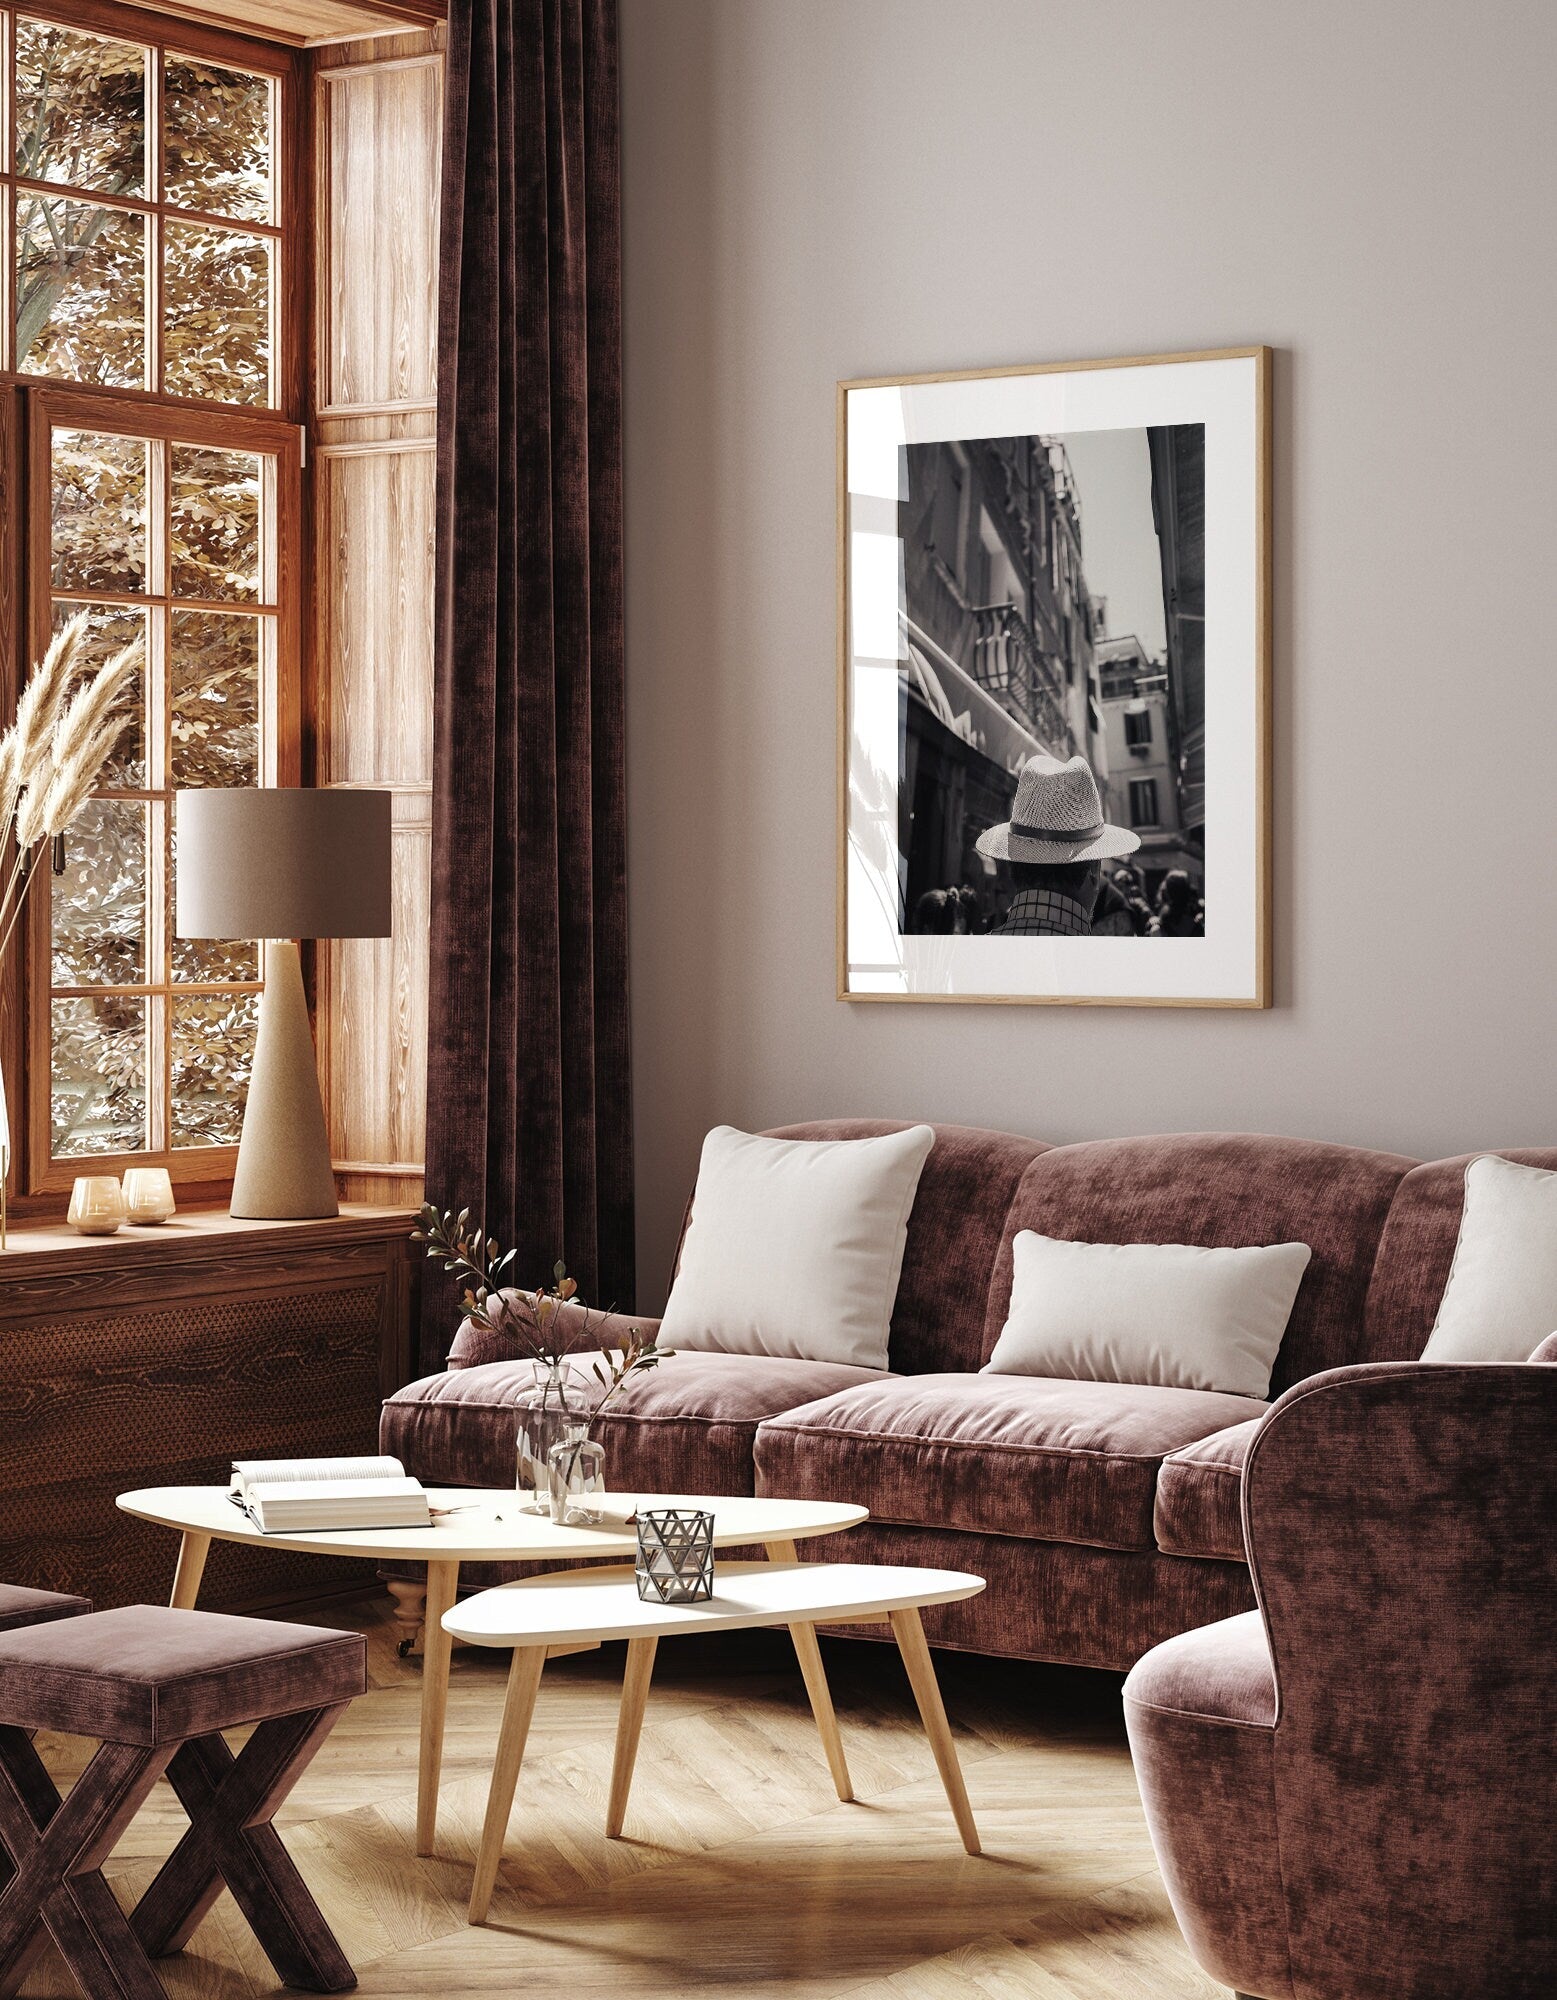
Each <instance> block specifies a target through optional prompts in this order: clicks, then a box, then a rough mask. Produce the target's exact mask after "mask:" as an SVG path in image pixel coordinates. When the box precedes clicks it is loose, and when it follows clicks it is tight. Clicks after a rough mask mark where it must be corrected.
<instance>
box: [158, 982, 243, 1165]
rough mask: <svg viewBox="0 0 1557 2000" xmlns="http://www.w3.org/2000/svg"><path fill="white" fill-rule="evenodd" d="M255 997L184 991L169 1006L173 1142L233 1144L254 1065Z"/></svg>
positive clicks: (237, 1132) (237, 1133) (241, 1120)
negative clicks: (171, 1054)
mask: <svg viewBox="0 0 1557 2000" xmlns="http://www.w3.org/2000/svg"><path fill="white" fill-rule="evenodd" d="M258 1001H259V996H258V994H255V993H189V994H181V995H179V996H178V997H176V998H175V999H174V1001H173V1003H172V1005H173V1036H172V1053H173V1105H172V1117H171V1121H170V1130H171V1133H172V1139H173V1144H174V1145H175V1146H179V1147H183V1146H236V1145H237V1143H238V1139H239V1137H240V1135H241V1133H242V1131H243V1107H244V1104H245V1103H246V1101H247V1099H248V1094H249V1072H250V1071H251V1070H252V1069H253V1067H254V1041H255V1035H256V1032H257V1022H258V1012H259V1008H258Z"/></svg>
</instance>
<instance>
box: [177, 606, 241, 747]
mask: <svg viewBox="0 0 1557 2000" xmlns="http://www.w3.org/2000/svg"><path fill="white" fill-rule="evenodd" d="M259 626H260V621H259V620H258V619H257V618H244V617H240V616H237V615H235V614H233V613H229V612H226V611H175V612H174V613H173V614H172V616H171V618H170V619H169V621H168V667H169V680H170V688H169V701H168V709H169V717H170V720H171V723H172V731H173V756H172V783H173V784H174V785H175V786H197V785H198V786H205V785H257V784H258V783H259V781H260V770H259V750H260V731H259V723H260V642H259Z"/></svg>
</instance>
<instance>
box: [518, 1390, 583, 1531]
mask: <svg viewBox="0 0 1557 2000" xmlns="http://www.w3.org/2000/svg"><path fill="white" fill-rule="evenodd" d="M516 1408H517V1410H518V1415H519V1429H518V1434H517V1436H516V1438H515V1441H514V1442H515V1448H516V1453H517V1456H516V1460H515V1467H514V1471H515V1478H514V1484H515V1486H516V1487H517V1488H518V1490H519V1492H521V1493H528V1494H529V1495H530V1496H531V1497H530V1498H529V1499H528V1500H527V1501H522V1502H521V1503H520V1512H521V1513H525V1514H549V1513H550V1512H551V1452H552V1446H553V1445H556V1444H560V1443H561V1442H562V1440H563V1439H564V1438H565V1437H566V1436H567V1435H568V1432H569V1431H570V1430H571V1429H572V1428H573V1426H574V1425H576V1424H580V1423H582V1422H583V1421H584V1420H585V1418H586V1416H587V1415H588V1411H587V1409H586V1407H585V1404H584V1400H583V1398H582V1396H581V1395H580V1394H579V1392H578V1390H577V1388H576V1387H575V1386H574V1383H573V1379H572V1375H571V1372H570V1370H569V1368H568V1365H567V1363H566V1362H565V1361H560V1360H557V1361H537V1362H536V1364H535V1386H534V1387H533V1388H532V1389H529V1390H527V1391H526V1393H525V1394H524V1395H523V1396H521V1397H520V1399H519V1401H518V1404H517V1405H516Z"/></svg>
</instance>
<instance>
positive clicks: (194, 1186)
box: [0, 0, 313, 1216]
mask: <svg viewBox="0 0 1557 2000" xmlns="http://www.w3.org/2000/svg"><path fill="white" fill-rule="evenodd" d="M17 14H21V15H22V16H24V17H25V18H27V19H29V20H39V21H46V22H49V23H51V24H53V25H56V26H59V27H62V28H68V29H75V30H79V31H85V32H87V33H96V34H102V35H106V36H110V37H115V38H118V39H120V40H123V41H128V42H134V43H137V44H139V45H141V46H143V47H146V48H148V49H150V50H151V51H152V52H153V53H152V58H151V60H152V63H153V64H155V65H159V66H160V64H161V63H162V61H163V58H164V55H165V54H166V53H167V52H169V51H171V52H172V53H174V54H176V55H189V56H194V57H197V58H200V59H202V60H205V61H209V62H211V63H214V64H217V65H223V66H231V67H232V68H235V69H239V70H248V71H253V72H259V73H262V74H265V75H268V76H269V77H271V78H272V79H273V80H274V87H275V90H276V102H275V122H274V128H273V129H274V143H275V158H274V183H273V189H274V192H273V204H272V210H271V218H270V220H269V221H268V222H266V223H263V224H261V223H254V222H249V221H245V220H243V219H240V218H234V217H221V216H208V217H206V218H205V219H207V220H209V221H211V222H213V223H215V224H217V225H219V226H224V227H228V228H231V229H233V230H234V231H236V232H239V233H245V232H246V233H249V234H254V235H264V236H267V237H268V238H269V239H270V241H271V243H272V245H273V249H272V271H271V339H272V390H273V394H274V396H275V403H274V405H273V406H272V405H266V404H254V403H219V402H215V401H211V400H209V399H205V398H196V397H186V396H170V395H164V394H162V393H160V392H159V391H158V390H156V389H147V388H132V387H115V388H111V389H110V388H97V387H94V386H92V385H91V384H85V383H77V382H71V381H70V380H68V379H67V378H64V377H59V376H47V375H40V374H34V373H31V372H25V373H24V372H18V371H16V370H15V369H14V368H8V367H7V366H6V365H5V364H6V363H7V362H9V361H11V360H14V356H13V355H12V354H11V352H10V345H11V341H12V339H13V338H14V331H13V313H14V306H13V287H14V282H15V277H14V242H13V222H12V215H11V210H10V203H11V200H12V189H13V186H14V185H15V184H16V183H15V182H14V181H13V178H12V176H11V175H10V173H9V172H8V171H7V172H4V173H3V174H0V198H3V200H4V202H5V204H6V208H5V213H4V217H3V221H4V231H3V254H0V334H3V339H0V498H3V499H4V500H5V501H6V502H7V504H6V505H5V507H4V508H3V510H0V705H3V714H4V715H5V716H6V717H9V716H10V715H12V714H14V712H15V704H16V700H17V696H18V694H19V692H20V689H21V685H22V683H23V681H24V680H25V678H26V675H27V672H28V670H29V667H30V664H31V662H32V661H33V660H36V659H37V658H38V657H40V655H41V652H42V650H43V648H44V647H45V646H46V645H47V643H48V640H49V637H50V631H51V623H52V609H51V595H52V593H51V589H50V562H49V541H50V508H49V502H48V489H49V473H50V466H49V451H48V438H49V434H50V431H51V430H52V429H53V428H54V427H55V426H63V427H75V428H80V429H83V430H88V431H91V430H97V431H103V432H109V433H117V434H120V435H131V436H139V437H145V438H151V439H158V440H171V441H176V442H180V443H189V444H195V445H201V444H204V445H208V446H213V447H216V448H225V449H229V450H233V451H251V452H261V453H267V454H273V455H274V459H275V463H276V476H277V481H278V490H277V496H276V497H277V506H276V540H277V547H276V603H275V607H274V611H275V618H276V642H277V643H276V654H277V659H276V674H275V685H274V688H273V690H272V691H271V696H270V699H271V702H272V710H271V713H272V715H273V719H274V732H275V733H274V739H273V741H274V758H273V767H272V768H271V769H270V770H267V773H266V776H267V781H268V782H273V783H276V784H282V785H296V784H300V783H302V782H303V779H304V776H305V766H306V748H307V746H306V743H305V730H304V697H305V691H306V682H307V672H308V662H307V658H306V654H305V643H306V642H305V632H306V616H305V610H306V607H305V604H304V598H303V588H304V586H303V562H304V552H305V550H306V548H307V545H308V541H307V538H308V533H309V521H308V516H307V506H308V490H307V488H308V482H307V478H306V473H305V456H304V429H303V426H304V423H305V419H306V412H307V402H308V388H309V366H310V363H309V338H308V335H309V312H310V308H311V297H310V285H311V273H312V263H313V242H312V226H311V225H312V200H311V181H310V177H309V169H308V161H309V159H310V158H311V152H312V129H311V90H310V87H309V86H310V67H309V63H308V59H307V57H306V56H305V54H304V53H303V52H302V51H301V50H299V49H296V48H289V47H286V46H284V45H281V44H277V43H274V42H266V41H260V40H256V39H254V38H252V37H249V36H244V35H241V34H238V33H235V32H232V31H229V30H226V29H221V28H214V27H208V26H205V25H202V24H199V23H195V22H190V21H184V20H180V19H177V18H175V17H171V16H169V15H166V14H157V13H150V12H146V11H144V10H142V9H140V8H137V7H131V6H125V5H120V4H119V3H118V0H71V4H70V5H69V6H68V8H67V7H66V6H65V5H62V4H60V0H35V3H33V0H0V47H3V48H5V51H6V53H7V54H9V47H8V44H9V38H10V35H11V33H12V23H13V21H14V18H15V16H16V15H17ZM4 74H5V76H6V77H7V79H9V78H11V77H13V76H14V65H13V64H11V63H9V62H7V64H6V68H5V72H4ZM153 101H155V100H153ZM150 115H151V106H150V105H149V106H148V117H150ZM14 129H15V105H14V102H13V101H11V87H10V85H9V83H8V86H7V90H6V101H5V102H4V103H3V105H0V143H3V146H4V151H3V152H0V167H3V168H7V169H8V168H9V166H10V164H11V159H12V155H11V150H10V149H11V143H12V141H11V135H12V133H13V131H14ZM148 142H149V143H148V158H149V159H155V160H156V162H157V164H156V166H155V167H153V168H152V169H151V170H150V172H149V176H148V186H147V188H146V190H145V193H144V194H143V195H142V196H141V197H134V198H132V197H128V196H120V195H115V196H110V197H103V196H101V195H100V194H98V193H97V192H96V191H94V190H92V189H77V188H73V187H70V186H68V185H66V184H64V183H54V182H50V183H48V184H47V192H48V193H49V194H50V195H51V196H52V195H55V194H58V195H61V196H64V197H65V198H74V199H87V200H92V201H95V202H98V203H99V204H100V205H102V206H105V207H117V208H120V209H130V210H134V211H136V212H139V213H142V214H149V213H152V212H154V211H156V212H164V213H168V214H171V215H172V216H173V217H175V218H177V219H182V218H186V217H188V218H190V219H194V220H199V219H201V218H200V212H198V211H195V210H186V209H183V208H179V207H177V206H173V205H170V204H166V203H164V202H163V201H162V199H161V196H162V186H161V165H160V156H161V150H162V142H161V135H160V133H158V134H156V135H155V138H154V141H153V135H151V134H150V133H148ZM21 185H23V186H24V187H27V188H29V189H34V190H36V188H37V186H38V184H37V183H34V182H30V181H25V182H23V183H22V184H21ZM159 277H160V273H158V272H156V271H154V270H152V269H151V268H148V271H147V314H148V339H149V340H150V341H152V342H155V343H160V330H159V329H157V327H156V324H155V321H156V315H157V313H158V310H159V305H160V301H159V298H158V282H159ZM153 379H158V378H157V377H155V376H154V377H153ZM14 498H21V499H22V500H23V510H24V511H22V512H19V511H18V510H17V508H16V507H15V506H14V505H13V504H11V502H12V500H13V499H14ZM22 520H25V523H26V532H25V535H24V534H23V533H21V532H16V533H7V532H5V523H6V522H9V521H17V522H20V521H22ZM94 601H103V602H116V601H118V600H117V599H115V598H114V596H113V594H112V593H106V594H103V593H98V594H95V595H94ZM224 608H225V609H228V610H241V609H243V608H244V607H243V606H242V605H240V604H233V605H229V606H225V607H224ZM267 608H268V607H267ZM50 922H51V896H50V894H49V887H48V884H47V882H44V883H42V884H40V885H39V886H37V887H36V888H35V891H34V893H33V894H32V896H31V898H30V907H29V909H28V911H27V913H26V916H25V919H24V921H23V922H22V923H21V924H20V925H19V926H18V928H17V932H16V942H18V943H19V944H20V945H21V948H20V949H17V950H13V952H12V954H11V963H10V965H9V966H7V967H6V969H5V974H4V991H3V993H0V1060H3V1061H4V1064H5V1081H6V1084H7V1087H8V1090H9V1093H10V1115H11V1128H12V1153H13V1167H12V1176H11V1182H12V1187H13V1188H14V1189H16V1190H18V1191H19V1192H20V1196H21V1198H20V1199H19V1200H18V1201H17V1202H16V1203H15V1205H14V1211H13V1212H15V1213H16V1214H18V1216H25V1215H28V1214H39V1215H43V1214H50V1213H53V1212H55V1211H57V1210H59V1209H60V1208H61V1207H62V1202H63V1197H64V1196H65V1194H66V1193H67V1192H68V1190H69V1187H70V1185H71V1182H72V1181H73V1180H74V1178H75V1177H76V1175H77V1174H80V1173H90V1172H103V1173H117V1172H121V1171H123V1169H124V1168H126V1167H129V1166H165V1167H167V1168H168V1170H169V1172H170V1174H171V1175H172V1177H173V1179H174V1181H175V1183H176V1184H178V1185H179V1186H180V1187H181V1189H182V1190H183V1191H184V1193H185V1195H186V1197H188V1196H199V1197H212V1198H221V1197H222V1196H223V1195H224V1194H225V1192H226V1191H227V1189H229V1188H230V1186H231V1182H232V1176H233V1173H234V1171H235V1168H236V1164H237V1148H236V1147H235V1146H221V1147H187V1148H186V1147H180V1148H167V1149H163V1150H159V1151H157V1152H151V1151H143V1152H135V1153H124V1154H99V1155H86V1156H82V1157H80V1158H71V1159H61V1160H55V1159H53V1158H52V1157H51V1110H50V1096H51V1081H52V1078H51V1057H52V1049H51V1040H50V1028H51V1023H50V998H51V983H52V982H51V978H50V969H51V968H50V960H51V949H50V947H51V936H50ZM148 983H149V984H151V985H153V986H157V987H160V984H161V982H160V979H157V980H152V981H149V982H148ZM241 985H242V982H234V983H233V990H238V989H239V987H240V986H241Z"/></svg>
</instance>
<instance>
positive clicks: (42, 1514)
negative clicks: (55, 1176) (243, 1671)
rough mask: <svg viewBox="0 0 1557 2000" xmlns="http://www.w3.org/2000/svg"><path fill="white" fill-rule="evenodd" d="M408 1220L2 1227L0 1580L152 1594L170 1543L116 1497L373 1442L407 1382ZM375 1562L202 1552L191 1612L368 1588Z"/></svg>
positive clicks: (163, 1588)
mask: <svg viewBox="0 0 1557 2000" xmlns="http://www.w3.org/2000/svg"><path fill="white" fill-rule="evenodd" d="M412 1220H413V1218H412V1215H411V1213H410V1211H409V1210H406V1209H400V1208H394V1209H390V1208H370V1207H363V1206H358V1205H351V1206H348V1207H347V1208H345V1209H343V1211H342V1213H341V1215H340V1216H339V1217H337V1218H334V1219H332V1220H329V1221H324V1222H237V1221H234V1220H233V1218H232V1217H231V1216H229V1215H227V1214H226V1213H225V1212H221V1213H217V1212H214V1211H213V1212H194V1213H191V1214H187V1215H185V1214H181V1215H179V1216H177V1217H176V1218H175V1219H174V1220H173V1221H172V1222H170V1223H167V1224H165V1225H163V1226H162V1227H160V1228H155V1229H130V1228H125V1229H121V1230H120V1231H119V1233H118V1234H117V1235H115V1236H109V1237H97V1238H90V1237H82V1236H77V1235H76V1234H75V1233H74V1232H73V1231H70V1230H66V1229H61V1228H58V1227H50V1228H16V1229H13V1230H12V1231H11V1235H10V1245H9V1248H8V1249H7V1250H6V1251H5V1252H3V1253H0V1581H4V1582H7V1583H21V1584H31V1585H34V1586H37V1587H39V1588H43V1589H48V1590H74V1591H80V1592H81V1593H82V1594H83V1595H85V1596H87V1597H90V1598H92V1599H93V1601H94V1602H95V1603H96V1604H97V1605H98V1606H99V1607H100V1608H106V1607H107V1606H109V1605H114V1604H133V1603H157V1602H166V1600H167V1594H168V1591H169V1588H170V1586H171V1583H172V1577H173V1562H174V1557H175V1555H176V1554H177V1538H176V1537H175V1536H174V1535H172V1534H171V1533H169V1532H168V1531H167V1530H165V1529H161V1528H156V1527H153V1526H151V1525H149V1524H147V1523H144V1522H139V1521H132V1520H130V1519H128V1518H127V1517H126V1516H125V1515H123V1514H121V1513H120V1512H119V1511H118V1509H117V1508H116V1507H115V1505H114V1499H115V1496H116V1495H117V1494H119V1493H123V1492H125V1491H127V1490H129V1489H130V1488H132V1487H139V1486H170V1485H176V1484H183V1483H186V1482H187V1483H191V1484H210V1483H214V1482H217V1481H222V1482H225V1480H226V1478H227V1475H228V1472H229V1470H230V1468H231V1464H232V1461H233V1459H234V1458H245V1457H248V1458H280V1457H293V1456H303V1455H308V1456H314V1455H318V1454H332V1453H341V1452H358V1451H373V1450H376V1449H377V1437H378V1412H379V1404H380V1402H381V1401H382V1399H383V1398H384V1397H385V1396H386V1395H388V1394H390V1393H391V1392H392V1391H393V1390H395V1389H397V1388H399V1387H400V1386H401V1384H402V1383H404V1382H405V1381H407V1380H408V1379H409V1377H410V1373H411V1356H412V1354H413V1352H414V1344H413V1329H414V1316H415V1307H416V1292H417V1282H418V1270H419V1258H418V1256H417V1255H416V1254H415V1246H414V1245H413V1244H412V1243H411V1242H410V1240H409V1235H408V1232H409V1230H410V1227H411V1223H412ZM372 1575H373V1569H372V1565H371V1564H365V1563H350V1562H333V1561H327V1560H326V1559H324V1558H321V1557H318V1556H304V1555H292V1554H288V1553H285V1552H283V1551H281V1550H274V1551H268V1550H264V1551H262V1550H254V1549H243V1548H239V1547H236V1546H233V1545H231V1544H222V1543H219V1544H216V1545H214V1546H213V1547H212V1550H211V1559H210V1564H209V1566H208V1568H207V1571H206V1580H205V1584H204V1587H203V1589H202V1591H201V1597H200V1601H201V1603H202V1604H203V1605H208V1606H239V1605H242V1606H259V1605H262V1604H269V1603H281V1602H286V1601H287V1600H288V1599H293V1600H295V1599H298V1598H302V1597H306V1596H311V1595H317V1594H320V1593H323V1592H327V1591H329V1590H331V1589H341V1588H347V1587H349V1586H351V1585H352V1584H354V1583H358V1582H361V1583H367V1582H369V1581H370V1580H371V1578H372Z"/></svg>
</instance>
